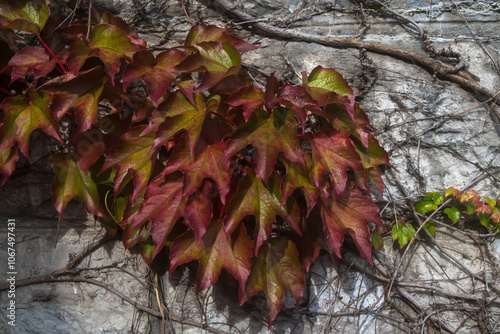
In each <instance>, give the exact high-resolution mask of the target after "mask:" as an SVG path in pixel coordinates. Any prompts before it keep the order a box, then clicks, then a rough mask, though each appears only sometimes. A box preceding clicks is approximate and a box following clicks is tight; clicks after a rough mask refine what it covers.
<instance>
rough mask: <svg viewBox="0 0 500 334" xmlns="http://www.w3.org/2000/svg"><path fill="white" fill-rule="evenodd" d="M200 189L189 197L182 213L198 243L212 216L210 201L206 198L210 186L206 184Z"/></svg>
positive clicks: (209, 192) (209, 193)
mask: <svg viewBox="0 0 500 334" xmlns="http://www.w3.org/2000/svg"><path fill="white" fill-rule="evenodd" d="M201 188H202V189H201V191H196V192H195V193H194V194H192V195H191V196H189V198H188V199H187V202H186V204H185V206H184V207H183V212H182V216H184V219H185V221H186V223H187V224H188V225H189V227H191V229H192V230H193V231H194V235H195V236H196V241H197V242H198V243H199V242H200V240H201V237H202V236H203V235H204V234H205V232H206V230H207V225H208V222H209V221H210V220H211V219H212V215H213V211H212V201H211V200H210V198H209V197H207V196H208V195H211V188H212V186H211V185H210V183H209V182H206V183H205V186H204V187H201Z"/></svg>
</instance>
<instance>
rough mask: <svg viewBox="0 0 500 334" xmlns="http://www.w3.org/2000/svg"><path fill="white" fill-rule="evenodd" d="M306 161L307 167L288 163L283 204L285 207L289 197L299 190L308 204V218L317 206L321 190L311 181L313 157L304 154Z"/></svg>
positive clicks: (282, 191)
mask: <svg viewBox="0 0 500 334" xmlns="http://www.w3.org/2000/svg"><path fill="white" fill-rule="evenodd" d="M304 160H305V164H306V166H305V167H304V166H303V165H301V164H299V163H295V162H291V161H290V162H286V166H287V173H286V175H285V177H284V178H283V183H281V194H282V196H283V199H282V200H281V204H282V205H283V204H284V203H285V202H286V200H287V199H288V197H289V196H290V195H291V194H292V193H293V192H294V191H295V189H297V188H299V189H301V190H302V192H303V193H304V197H305V199H306V202H307V216H309V213H310V212H311V210H312V209H313V208H314V206H315V205H316V200H317V199H318V196H319V189H318V188H317V187H316V186H315V185H314V184H313V182H312V181H311V175H310V172H309V170H310V168H311V155H310V154H304Z"/></svg>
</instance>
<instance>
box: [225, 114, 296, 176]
mask: <svg viewBox="0 0 500 334" xmlns="http://www.w3.org/2000/svg"><path fill="white" fill-rule="evenodd" d="M298 127H299V125H298V123H297V121H296V119H295V117H293V115H292V114H291V113H290V112H288V111H287V110H286V109H276V110H275V112H273V113H272V114H271V116H270V117H268V114H267V113H266V112H265V111H264V110H256V112H255V114H254V115H252V117H250V119H249V120H248V122H247V123H245V124H243V125H242V126H240V127H239V128H238V129H237V130H236V132H235V134H234V135H233V137H232V138H231V139H230V140H229V142H228V144H227V149H226V159H228V160H229V159H230V158H231V157H232V156H233V155H234V154H235V153H236V152H238V151H240V150H241V149H243V148H245V147H246V146H247V145H253V146H254V147H255V149H256V153H255V158H254V160H255V164H256V166H257V168H256V171H257V174H258V175H259V176H260V177H262V178H263V179H264V180H265V181H267V179H268V177H269V175H271V173H272V171H273V170H274V165H275V164H276V162H277V161H278V155H279V153H280V152H283V155H284V156H285V158H287V159H288V160H290V161H294V162H300V163H302V164H303V163H304V160H303V159H302V150H301V148H300V143H299V140H298V138H297V130H298Z"/></svg>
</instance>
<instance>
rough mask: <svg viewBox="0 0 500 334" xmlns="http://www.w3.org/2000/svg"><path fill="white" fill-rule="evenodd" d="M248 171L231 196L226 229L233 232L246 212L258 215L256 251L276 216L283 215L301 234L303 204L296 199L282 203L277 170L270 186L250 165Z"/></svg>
mask: <svg viewBox="0 0 500 334" xmlns="http://www.w3.org/2000/svg"><path fill="white" fill-rule="evenodd" d="M246 173H247V174H246V175H245V176H244V177H243V178H242V179H241V180H240V182H239V184H238V190H237V191H236V193H235V194H234V196H233V197H232V198H231V201H230V202H229V205H228V207H227V209H226V213H227V217H226V221H225V226H226V232H227V234H228V235H230V234H231V233H232V232H233V231H234V230H235V229H236V227H237V226H238V225H239V224H240V222H241V220H242V219H243V218H245V217H246V216H249V215H252V216H255V220H256V227H255V233H254V234H255V236H254V240H255V254H257V251H258V250H259V247H260V246H261V245H262V244H263V243H264V241H266V239H267V237H268V236H269V234H270V233H271V227H272V225H273V223H274V222H275V221H276V216H280V217H281V218H283V219H284V220H285V221H286V222H287V223H288V224H289V225H290V226H291V227H292V228H293V229H295V231H296V232H297V233H299V234H301V231H300V226H299V223H300V218H299V211H300V210H299V208H298V206H297V205H296V204H295V203H293V202H292V204H291V205H283V206H281V194H280V190H279V186H280V183H281V182H280V181H281V180H280V179H279V178H278V177H277V176H276V174H273V175H272V176H271V177H270V178H269V182H268V183H269V188H268V187H267V186H266V185H265V184H264V182H263V180H262V178H260V177H259V176H257V175H255V174H254V172H253V171H252V170H251V169H249V168H247V169H246Z"/></svg>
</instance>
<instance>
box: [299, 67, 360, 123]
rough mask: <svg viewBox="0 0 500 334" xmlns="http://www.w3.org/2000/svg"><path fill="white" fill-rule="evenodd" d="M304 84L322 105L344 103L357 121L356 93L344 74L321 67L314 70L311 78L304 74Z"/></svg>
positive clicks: (310, 75)
mask: <svg viewBox="0 0 500 334" xmlns="http://www.w3.org/2000/svg"><path fill="white" fill-rule="evenodd" d="M302 84H303V85H304V87H305V88H306V89H307V90H308V92H309V94H310V95H311V96H312V97H313V98H314V99H315V100H316V101H318V102H320V103H321V104H322V105H326V104H330V103H332V102H340V103H342V104H343V105H344V106H345V107H346V109H347V112H348V113H349V115H350V116H351V118H352V119H355V110H354V103H355V101H354V92H353V90H352V88H351V87H350V86H349V83H348V82H347V81H346V80H345V79H344V77H343V76H342V74H340V73H338V72H337V71H336V70H334V69H333V68H323V67H321V66H318V67H316V68H315V69H313V70H312V72H311V74H309V76H307V75H306V73H305V72H303V73H302Z"/></svg>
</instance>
